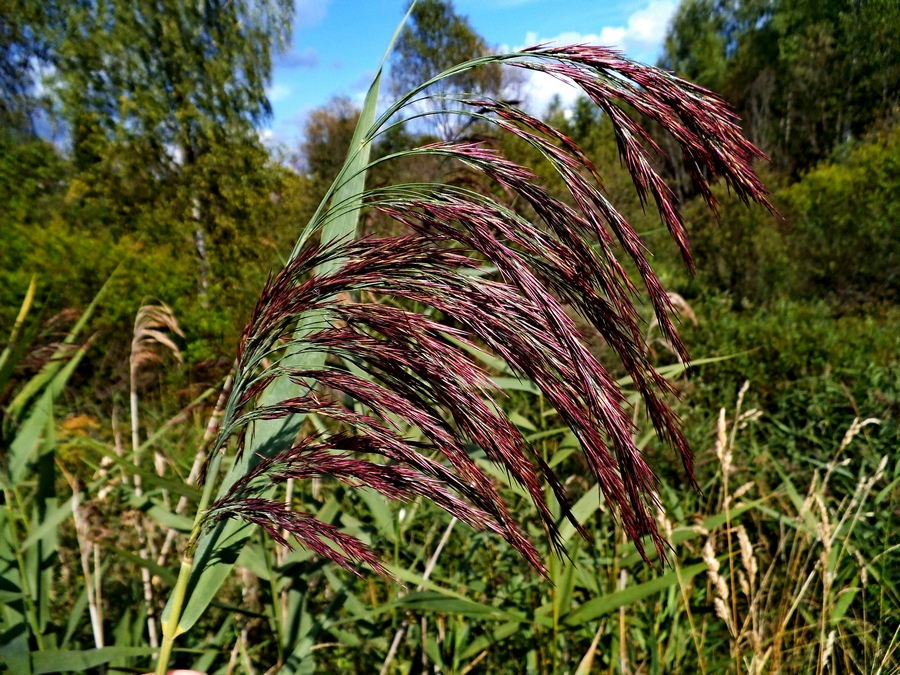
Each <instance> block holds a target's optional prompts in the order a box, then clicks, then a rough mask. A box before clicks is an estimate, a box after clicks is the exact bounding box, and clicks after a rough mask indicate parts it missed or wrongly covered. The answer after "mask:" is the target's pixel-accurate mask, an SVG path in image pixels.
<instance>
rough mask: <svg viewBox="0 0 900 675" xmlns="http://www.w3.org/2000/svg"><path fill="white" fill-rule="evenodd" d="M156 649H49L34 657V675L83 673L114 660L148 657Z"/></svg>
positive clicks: (36, 653) (37, 653) (35, 654)
mask: <svg viewBox="0 0 900 675" xmlns="http://www.w3.org/2000/svg"><path fill="white" fill-rule="evenodd" d="M154 651H156V650H154V649H151V648H150V647H103V648H101V649H86V650H84V651H78V650H74V649H52V650H50V649H48V650H45V651H42V652H35V653H34V654H33V655H32V662H33V664H34V675H42V674H43V673H71V672H82V671H85V670H88V669H89V668H96V667H97V666H102V665H103V664H104V663H109V662H110V661H112V660H119V659H127V658H129V657H134V656H148V655H149V654H152V653H153V652H154Z"/></svg>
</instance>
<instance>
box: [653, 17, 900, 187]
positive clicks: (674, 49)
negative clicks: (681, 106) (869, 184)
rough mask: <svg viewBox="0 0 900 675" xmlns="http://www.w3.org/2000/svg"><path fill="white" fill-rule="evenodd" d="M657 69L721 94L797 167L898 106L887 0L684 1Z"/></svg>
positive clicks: (751, 129)
mask: <svg viewBox="0 0 900 675" xmlns="http://www.w3.org/2000/svg"><path fill="white" fill-rule="evenodd" d="M665 48H666V51H665V55H664V57H663V59H662V65H663V66H665V67H667V68H670V69H672V70H674V71H676V72H678V73H679V74H681V75H683V76H685V77H689V78H691V79H693V80H695V81H697V82H699V83H700V84H702V85H704V86H706V87H709V88H711V89H713V90H715V91H718V92H720V93H722V94H723V95H724V96H725V97H726V98H727V99H728V100H729V101H730V102H731V103H732V104H733V105H735V106H736V107H737V109H738V111H739V112H740V114H741V116H742V117H743V119H744V120H745V126H746V129H747V132H748V135H749V136H750V138H751V140H753V141H754V142H755V143H756V144H757V145H759V146H760V147H761V148H763V149H764V150H765V151H767V152H769V153H770V154H771V155H772V157H773V159H774V160H775V162H776V165H777V166H779V167H780V168H782V169H786V170H788V171H792V172H795V173H796V172H800V171H802V170H804V169H806V168H809V167H810V166H812V165H813V164H815V163H816V162H817V161H819V160H821V159H824V158H825V157H827V156H828V155H829V153H830V152H831V151H832V149H833V148H834V147H835V145H836V144H839V143H841V142H844V141H847V140H849V139H852V138H859V137H861V136H862V135H863V134H864V133H865V132H866V130H867V129H869V128H870V127H871V126H872V124H873V123H875V122H876V121H877V120H879V119H881V118H883V117H885V116H886V115H889V114H891V111H893V110H894V109H895V108H896V107H897V105H898V104H900V93H898V92H900V4H898V3H897V2H895V1H894V0H860V1H851V0H825V1H821V0H685V2H682V4H681V5H680V7H679V9H678V11H677V13H676V15H675V18H674V19H673V21H672V24H671V27H670V29H669V33H668V35H667V38H666V43H665Z"/></svg>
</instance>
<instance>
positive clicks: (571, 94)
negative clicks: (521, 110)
mask: <svg viewBox="0 0 900 675" xmlns="http://www.w3.org/2000/svg"><path fill="white" fill-rule="evenodd" d="M677 7H678V2H677V0H651V2H650V3H649V4H647V5H646V6H645V7H643V8H642V9H639V10H637V11H635V12H633V13H632V14H631V15H630V16H629V17H628V19H627V20H626V25H624V26H604V27H602V28H601V29H600V32H599V33H578V32H575V31H568V32H565V33H560V34H559V35H555V36H552V37H548V36H544V35H541V34H540V33H538V32H536V31H529V32H528V33H526V34H525V40H524V43H523V44H522V45H519V46H517V47H515V48H514V49H516V50H518V49H522V48H523V47H526V46H530V45H536V44H544V43H555V44H558V45H565V44H593V45H602V46H604V47H615V48H617V49H620V50H621V51H623V52H624V53H625V54H626V55H627V56H629V57H631V58H633V59H636V60H638V61H643V62H647V63H651V62H653V61H654V60H655V59H656V56H657V54H658V51H659V48H660V46H661V45H662V43H663V39H664V38H665V35H666V27H667V26H668V24H669V19H670V18H671V17H672V14H674V12H675V10H676V9H677ZM503 50H504V51H507V47H506V46H504V47H503ZM526 89H527V93H528V96H529V102H530V106H529V107H530V108H531V109H532V111H533V112H535V113H538V114H542V113H544V112H545V111H546V110H547V106H548V105H549V104H550V101H551V100H552V99H553V97H554V96H555V95H558V96H559V97H560V99H561V101H562V104H563V108H564V109H565V108H568V107H569V106H571V105H572V104H573V103H574V102H575V100H576V99H577V98H578V94H579V90H577V89H575V88H574V87H572V86H569V85H568V84H566V83H563V82H561V81H559V80H557V79H556V78H554V77H551V76H549V75H546V74H543V73H532V74H530V76H529V81H528V85H527V87H526Z"/></svg>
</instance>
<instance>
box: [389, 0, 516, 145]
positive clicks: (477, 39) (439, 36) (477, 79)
mask: <svg viewBox="0 0 900 675" xmlns="http://www.w3.org/2000/svg"><path fill="white" fill-rule="evenodd" d="M490 52H491V50H490V48H489V47H488V44H487V42H485V40H484V38H483V37H481V36H480V35H479V34H478V33H477V32H476V31H475V29H474V28H472V25H471V24H470V23H469V20H468V19H467V18H466V17H464V16H460V15H459V14H457V13H456V9H455V7H454V6H453V2H452V1H451V0H424V1H422V2H417V3H416V4H415V6H414V7H413V9H412V13H411V14H410V17H409V21H408V22H407V24H406V26H404V28H403V31H402V32H401V33H400V37H399V38H398V40H397V44H396V46H395V47H394V52H393V56H392V62H391V73H390V77H391V80H390V89H391V93H393V94H395V95H399V94H403V93H405V92H407V91H410V90H411V89H413V87H416V86H418V85H419V84H421V83H424V82H427V81H429V80H431V79H432V78H434V77H435V76H437V75H439V74H440V73H443V72H444V71H446V70H448V69H450V68H452V67H454V66H456V65H458V64H460V63H463V62H465V61H468V60H470V59H473V58H477V57H479V56H485V55H487V54H489V53H490ZM516 81H517V80H515V79H510V78H509V75H508V74H506V73H504V71H503V70H502V69H501V68H500V67H498V66H496V65H494V66H490V67H486V68H478V69H475V70H473V69H468V70H465V71H464V72H462V73H460V74H458V75H455V76H453V77H447V78H442V79H441V80H440V81H439V82H436V83H435V84H434V85H432V86H431V87H430V88H429V90H428V93H429V94H432V95H433V96H435V97H437V98H433V99H430V100H429V101H428V107H427V108H426V109H425V111H426V112H428V113H431V115H432V116H431V117H430V118H429V122H428V129H429V130H430V131H431V132H432V133H434V134H435V135H436V136H438V137H439V138H442V139H451V138H455V137H457V136H459V135H460V134H461V133H462V131H463V130H464V129H465V128H467V126H468V120H466V119H462V120H460V119H459V117H458V116H457V115H454V114H447V113H440V112H439V111H440V110H444V109H447V110H453V109H456V108H458V107H459V105H458V104H456V103H455V102H454V101H452V100H446V99H443V98H441V97H444V96H447V97H452V96H454V95H459V94H462V93H468V94H475V95H477V96H490V97H493V98H502V97H504V96H505V95H507V94H508V92H509V91H510V88H511V87H512V86H513V85H514V83H515V82H516Z"/></svg>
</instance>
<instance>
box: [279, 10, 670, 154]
mask: <svg viewBox="0 0 900 675" xmlns="http://www.w3.org/2000/svg"><path fill="white" fill-rule="evenodd" d="M405 4H406V3H405V2H404V0H295V5H296V18H295V21H294V40H293V44H292V46H291V48H290V49H289V50H288V51H287V52H286V53H284V54H282V55H280V56H277V57H276V58H275V68H274V72H273V77H272V83H271V85H270V87H269V90H268V93H269V99H270V101H271V103H272V108H273V111H274V116H273V119H272V122H271V123H270V125H269V129H267V130H265V131H264V132H263V133H264V136H265V138H266V140H267V141H268V142H270V143H275V144H283V145H285V146H287V147H288V149H292V148H294V147H296V144H297V142H298V141H299V139H300V138H301V136H302V131H303V124H304V121H305V119H306V117H307V115H308V114H309V112H310V111H311V110H313V109H314V108H316V107H318V106H321V105H323V104H325V103H327V102H328V100H329V99H330V98H332V97H333V96H348V97H350V98H351V99H354V100H357V101H360V102H361V101H362V97H363V96H364V95H365V92H366V90H367V89H368V86H369V84H370V83H371V80H372V77H373V75H374V72H375V68H377V66H378V63H379V62H380V60H381V57H382V55H383V54H384V50H385V48H386V47H387V44H388V41H389V40H390V38H391V36H392V35H393V33H394V29H395V28H396V27H397V24H398V23H399V21H400V20H401V19H402V18H403V13H404V8H405ZM454 6H455V8H456V11H457V13H459V14H461V15H464V16H467V17H468V19H469V21H470V23H471V24H472V27H473V28H474V29H475V30H476V31H477V32H478V33H479V34H481V35H482V36H483V37H484V38H485V40H486V41H487V43H488V44H489V45H491V46H493V47H495V48H498V49H504V48H505V49H510V48H516V47H523V46H526V45H531V44H536V43H539V42H549V41H554V42H559V43H575V42H586V43H593V44H602V45H609V46H616V47H619V48H620V49H623V50H624V51H625V53H626V54H627V55H628V56H630V57H632V58H635V59H637V60H639V61H644V62H647V63H653V62H655V61H656V59H657V57H658V56H659V53H660V48H661V45H662V40H663V37H664V35H665V29H666V25H667V23H668V20H669V18H670V17H671V16H672V14H673V12H674V11H675V8H676V7H677V6H678V2H677V0H456V1H455V2H454ZM555 93H559V94H561V95H562V96H563V99H564V100H567V96H568V95H567V92H566V90H565V89H564V88H563V87H562V86H561V85H559V84H558V83H556V82H555V81H552V80H551V81H549V82H548V81H545V80H543V81H534V82H531V83H530V85H529V87H528V94H529V103H530V106H529V107H531V108H532V109H533V110H535V111H536V112H540V111H542V110H543V109H545V107H546V104H547V103H548V102H549V100H550V98H551V97H552V96H553V94H555Z"/></svg>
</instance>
